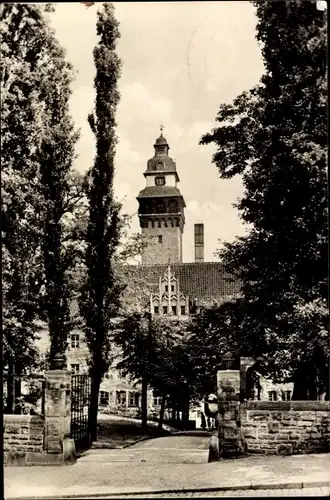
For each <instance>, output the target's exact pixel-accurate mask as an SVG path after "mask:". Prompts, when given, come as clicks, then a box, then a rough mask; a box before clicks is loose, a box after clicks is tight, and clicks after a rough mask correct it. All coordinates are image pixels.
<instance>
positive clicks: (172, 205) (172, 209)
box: [168, 200, 178, 214]
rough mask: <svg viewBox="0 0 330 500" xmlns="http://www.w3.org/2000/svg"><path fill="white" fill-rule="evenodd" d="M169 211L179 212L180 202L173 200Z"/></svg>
mask: <svg viewBox="0 0 330 500" xmlns="http://www.w3.org/2000/svg"><path fill="white" fill-rule="evenodd" d="M168 211H169V212H170V213H172V214H175V213H177V212H178V202H177V201H176V200H171V201H170V202H169V204H168Z"/></svg>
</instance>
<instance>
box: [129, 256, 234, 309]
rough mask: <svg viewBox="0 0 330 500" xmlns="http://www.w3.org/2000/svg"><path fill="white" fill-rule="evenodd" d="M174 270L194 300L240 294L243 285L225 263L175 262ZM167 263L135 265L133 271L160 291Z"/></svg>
mask: <svg viewBox="0 0 330 500" xmlns="http://www.w3.org/2000/svg"><path fill="white" fill-rule="evenodd" d="M170 267H171V273H172V274H173V275H174V276H175V277H176V278H177V279H178V280H179V286H180V288H181V290H182V292H183V293H184V294H186V295H188V296H189V298H190V299H191V300H194V299H197V301H198V302H200V301H202V300H211V301H223V300H224V299H225V298H227V297H233V296H234V297H235V296H238V294H239V293H240V289H241V284H240V283H239V282H238V281H237V280H234V279H233V277H232V276H230V275H229V274H228V273H226V272H225V270H224V266H223V264H222V263H221V262H190V263H184V264H171V265H170ZM167 268H168V265H167V264H155V265H150V266H131V267H130V272H131V273H132V274H133V275H135V276H136V278H138V279H139V278H140V279H141V280H143V281H144V282H147V283H148V284H149V285H150V290H151V291H152V292H153V293H158V289H159V288H158V287H159V279H160V278H162V277H163V276H164V273H165V271H166V269H167Z"/></svg>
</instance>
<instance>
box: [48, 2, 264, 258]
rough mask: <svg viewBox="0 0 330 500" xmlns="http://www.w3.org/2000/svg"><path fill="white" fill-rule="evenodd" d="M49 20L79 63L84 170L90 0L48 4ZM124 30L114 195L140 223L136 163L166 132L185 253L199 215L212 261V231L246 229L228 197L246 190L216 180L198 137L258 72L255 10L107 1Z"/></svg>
mask: <svg viewBox="0 0 330 500" xmlns="http://www.w3.org/2000/svg"><path fill="white" fill-rule="evenodd" d="M54 5H55V7H56V10H55V13H54V14H52V15H51V23H52V25H53V27H54V28H55V31H56V36H57V38H58V40H59V41H60V43H61V45H62V46H63V47H64V48H65V49H66V51H67V59H68V61H70V62H71V63H72V65H73V67H74V69H75V72H76V79H75V82H74V84H73V87H72V88H73V93H72V98H71V113H72V116H73V118H74V121H75V123H76V126H77V127H78V128H79V129H80V130H81V136H80V140H79V142H78V144H77V160H76V163H75V167H76V168H77V169H78V170H79V171H81V172H83V171H86V170H87V169H88V168H89V167H90V166H91V165H92V164H93V159H94V155H95V143H94V138H93V134H92V132H91V131H90V129H89V125H88V122H87V116H88V114H89V113H90V112H91V111H92V109H93V105H94V99H95V91H94V88H93V80H94V76H95V67H94V62H93V48H94V46H95V45H96V44H97V36H96V12H97V4H96V5H94V6H92V7H89V8H86V7H85V6H84V5H82V4H80V3H55V4H54ZM114 6H115V15H116V18H117V19H118V21H119V23H120V33H121V38H120V40H119V42H118V46H117V54H118V55H119V57H120V58H121V60H122V74H121V77H120V79H119V81H118V86H119V91H120V94H121V100H120V104H119V106H118V108H117V123H118V126H117V131H116V132H117V136H118V139H119V143H118V146H117V152H116V176H115V194H116V196H117V197H118V198H119V199H120V200H121V201H122V202H123V210H124V212H126V213H129V214H131V215H132V216H133V218H132V224H131V229H130V231H131V232H138V231H140V229H139V222H138V217H137V209H138V203H137V201H136V196H137V195H138V193H139V191H140V190H141V189H143V188H144V187H145V178H144V176H143V172H144V171H145V170H146V165H147V161H148V159H149V158H151V157H152V156H153V154H154V149H153V144H154V142H155V139H156V138H157V137H158V136H159V135H160V125H163V126H164V131H163V135H164V136H165V137H166V139H167V141H168V143H169V146H170V152H169V154H170V156H171V157H172V158H173V159H174V160H175V161H176V164H177V170H178V173H179V176H180V183H179V184H178V187H179V189H180V190H181V194H182V195H183V197H184V199H185V202H186V211H185V217H186V224H185V229H184V234H183V261H184V262H192V261H193V260H194V242H193V238H194V236H193V234H194V224H195V223H201V222H202V223H204V234H205V236H204V239H205V261H214V260H218V258H217V256H216V250H217V249H218V248H219V247H220V243H219V240H222V241H232V240H233V239H234V238H235V237H236V236H239V235H242V234H244V232H245V227H244V226H243V224H242V222H241V221H240V219H239V214H238V211H237V209H236V208H234V207H233V206H232V205H233V203H235V202H236V201H237V199H238V198H240V197H241V196H242V194H243V188H242V182H241V179H240V178H234V179H231V180H222V179H220V177H219V173H218V170H217V168H216V166H215V165H214V164H213V163H212V155H213V154H214V152H215V150H216V149H215V146H214V145H208V146H201V145H199V144H198V143H199V140H200V138H201V136H202V135H203V134H205V133H207V132H209V131H211V129H212V128H213V127H214V126H216V122H215V117H216V115H217V112H218V108H219V105H220V104H221V103H231V102H232V100H233V99H235V97H236V96H237V95H239V94H240V93H241V92H242V91H244V90H248V89H250V88H251V87H252V86H254V85H255V84H256V83H257V82H258V81H259V79H260V77H261V75H262V72H263V64H262V59H261V51H260V47H259V46H258V44H257V41H256V40H255V26H256V17H255V10H254V7H253V5H252V4H251V3H250V2H248V1H221V0H218V1H215V2H207V1H196V2H189V1H185V2H118V3H117V2H114Z"/></svg>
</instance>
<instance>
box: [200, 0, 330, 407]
mask: <svg viewBox="0 0 330 500" xmlns="http://www.w3.org/2000/svg"><path fill="white" fill-rule="evenodd" d="M253 3H254V5H255V7H256V15H257V36H256V38H257V40H258V42H259V43H260V44H261V50H262V56H263V61H264V66H265V71H264V75H263V76H262V78H261V81H260V83H259V84H258V85H257V86H255V87H254V88H253V89H251V90H250V91H247V92H243V93H242V94H241V95H240V96H238V97H237V98H236V99H235V100H234V102H233V103H232V104H222V105H221V106H220V109H219V112H218V115H217V118H216V119H217V121H218V122H219V124H220V125H219V126H218V127H216V128H215V129H214V130H213V131H212V132H211V133H208V134H206V135H205V136H204V137H203V138H202V140H201V143H202V144H210V143H215V144H216V146H217V151H216V153H215V154H214V157H213V162H214V163H215V164H216V166H217V168H218V169H219V173H220V177H221V178H223V179H226V178H232V177H234V176H235V175H241V176H242V179H243V185H244V189H245V190H244V195H243V197H242V199H241V200H240V201H239V202H238V204H237V205H236V206H237V208H238V210H239V213H240V217H241V218H242V220H243V221H244V222H246V223H248V224H249V225H251V226H252V227H251V229H250V230H249V232H248V234H247V235H246V236H243V237H241V238H237V239H236V241H234V242H233V243H230V244H226V245H225V247H224V250H223V251H222V252H221V257H222V258H223V260H224V262H225V263H226V265H227V269H228V271H229V272H233V273H234V274H236V276H237V277H238V279H240V280H241V281H242V283H243V287H242V292H243V298H244V301H240V302H239V304H240V305H239V307H243V308H244V313H245V314H244V316H245V317H244V327H245V331H246V332H247V335H251V339H253V336H254V338H255V339H256V338H257V342H255V343H253V342H251V353H253V352H256V346H257V349H258V351H259V352H258V353H257V354H260V353H265V354H268V355H269V362H270V366H271V365H272V368H271V369H272V370H273V373H274V374H277V375H278V374H279V373H280V372H281V371H282V373H284V371H283V370H284V369H288V370H289V372H290V374H291V376H292V377H293V378H294V379H295V381H296V385H295V387H296V390H295V395H294V396H295V397H296V398H311V399H315V397H316V388H318V390H319V391H321V392H322V390H323V389H324V386H326V385H328V383H329V380H328V377H327V376H326V373H327V367H328V366H329V365H328V361H327V360H328V356H329V344H328V335H327V323H328V314H327V297H328V280H327V278H328V264H327V258H328V220H327V218H328V211H327V174H326V154H327V140H328V139H327V77H326V70H327V67H326V51H327V38H326V17H327V13H326V11H320V10H318V9H317V5H316V2H314V1H299V2H296V1H295V2H290V1H287V2H285V1H279V2H271V1H264V2H253ZM256 325H258V326H257V329H256V328H255V326H256ZM254 344H255V345H254ZM318 360H319V361H318ZM298 386H300V389H299V390H298ZM322 387H323V389H322Z"/></svg>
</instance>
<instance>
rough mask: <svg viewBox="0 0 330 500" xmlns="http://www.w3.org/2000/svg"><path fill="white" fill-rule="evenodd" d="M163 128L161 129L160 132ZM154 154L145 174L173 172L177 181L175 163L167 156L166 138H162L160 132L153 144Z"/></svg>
mask: <svg viewBox="0 0 330 500" xmlns="http://www.w3.org/2000/svg"><path fill="white" fill-rule="evenodd" d="M162 130H163V128H162V127H161V131H162ZM154 148H155V154H154V156H153V157H152V158H150V160H148V163H147V170H146V172H145V174H148V173H151V172H152V173H154V172H173V173H175V175H176V176H177V180H178V181H179V177H178V174H177V173H176V164H175V161H174V160H172V158H171V157H170V156H168V150H169V149H170V147H169V145H168V142H167V140H166V138H165V137H164V136H163V134H162V132H161V134H160V136H159V137H158V139H156V142H155V144H154Z"/></svg>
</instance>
